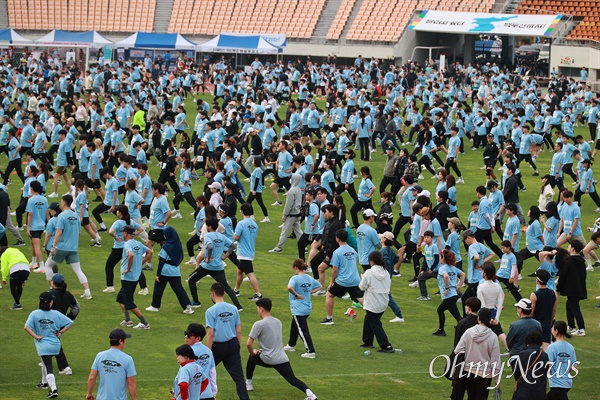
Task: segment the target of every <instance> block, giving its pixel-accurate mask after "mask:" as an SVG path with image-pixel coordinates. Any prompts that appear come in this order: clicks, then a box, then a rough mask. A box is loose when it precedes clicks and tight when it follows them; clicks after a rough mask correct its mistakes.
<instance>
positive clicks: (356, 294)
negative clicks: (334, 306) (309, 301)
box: [329, 282, 364, 301]
mask: <svg viewBox="0 0 600 400" xmlns="http://www.w3.org/2000/svg"><path fill="white" fill-rule="evenodd" d="M329 293H331V294H332V295H334V296H335V297H340V298H341V297H342V296H343V295H345V294H346V293H348V294H349V295H350V298H351V299H352V300H355V301H356V300H357V299H360V298H361V297H363V296H364V292H363V291H362V290H360V289H359V288H358V286H351V287H345V286H341V285H338V283H337V282H336V283H334V284H333V286H331V287H330V288H329Z"/></svg>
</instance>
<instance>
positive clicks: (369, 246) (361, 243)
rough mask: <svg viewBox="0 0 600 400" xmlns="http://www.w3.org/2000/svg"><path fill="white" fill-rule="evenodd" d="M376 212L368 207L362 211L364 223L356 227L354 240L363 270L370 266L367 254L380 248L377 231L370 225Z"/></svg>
mask: <svg viewBox="0 0 600 400" xmlns="http://www.w3.org/2000/svg"><path fill="white" fill-rule="evenodd" d="M376 216H377V214H375V212H374V211H373V210H371V209H370V208H368V209H366V210H364V211H363V219H364V223H362V224H361V225H360V226H359V227H358V228H357V229H356V242H357V245H358V263H359V264H360V265H361V266H362V268H363V271H366V270H368V269H369V268H370V265H369V254H371V253H372V252H373V251H375V250H378V249H381V242H380V240H379V236H378V235H377V231H376V230H375V229H374V228H373V227H372V226H371V224H372V223H373V221H375V217H376Z"/></svg>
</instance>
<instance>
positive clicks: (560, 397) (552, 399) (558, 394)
mask: <svg viewBox="0 0 600 400" xmlns="http://www.w3.org/2000/svg"><path fill="white" fill-rule="evenodd" d="M590 125H591V124H590ZM594 125H596V124H594ZM595 131H596V130H595V129H594V132H595ZM569 390H571V389H566V388H550V391H549V392H548V394H547V395H546V400H569V396H567V393H569Z"/></svg>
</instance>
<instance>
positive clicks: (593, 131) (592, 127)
mask: <svg viewBox="0 0 600 400" xmlns="http://www.w3.org/2000/svg"><path fill="white" fill-rule="evenodd" d="M596 127H597V125H596V124H595V123H589V124H588V128H589V130H590V138H591V139H592V140H596Z"/></svg>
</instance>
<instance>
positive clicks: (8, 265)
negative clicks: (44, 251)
mask: <svg viewBox="0 0 600 400" xmlns="http://www.w3.org/2000/svg"><path fill="white" fill-rule="evenodd" d="M0 266H1V270H2V284H4V285H6V283H7V281H10V293H11V294H12V297H13V299H14V300H15V304H13V305H12V307H11V308H10V309H11V310H22V309H23V307H22V306H21V295H22V294H23V287H24V286H25V282H26V281H27V279H28V278H29V260H27V257H25V254H23V253H21V250H19V249H17V248H14V247H3V248H2V249H0Z"/></svg>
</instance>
